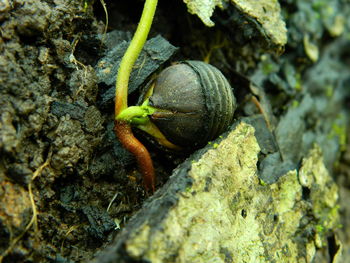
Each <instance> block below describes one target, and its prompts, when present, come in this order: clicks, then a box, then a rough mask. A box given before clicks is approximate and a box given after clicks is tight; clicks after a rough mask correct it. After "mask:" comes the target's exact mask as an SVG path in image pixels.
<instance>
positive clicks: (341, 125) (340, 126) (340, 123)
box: [329, 114, 346, 151]
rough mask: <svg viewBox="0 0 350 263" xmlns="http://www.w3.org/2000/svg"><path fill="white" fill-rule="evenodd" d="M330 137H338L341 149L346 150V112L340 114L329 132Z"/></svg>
mask: <svg viewBox="0 0 350 263" xmlns="http://www.w3.org/2000/svg"><path fill="white" fill-rule="evenodd" d="M329 137H330V138H333V137H338V141H339V145H340V150H341V151H345V149H346V124H345V116H344V114H339V115H338V118H337V119H336V120H335V121H334V123H333V125H332V130H331V132H330V134H329Z"/></svg>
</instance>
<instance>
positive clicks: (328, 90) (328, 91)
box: [325, 85, 334, 98]
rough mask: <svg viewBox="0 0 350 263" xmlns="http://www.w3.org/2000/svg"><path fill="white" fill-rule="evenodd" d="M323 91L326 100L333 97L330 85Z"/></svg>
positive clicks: (332, 89)
mask: <svg viewBox="0 0 350 263" xmlns="http://www.w3.org/2000/svg"><path fill="white" fill-rule="evenodd" d="M325 91H326V96H327V97H328V98H331V97H332V96H333V91H334V88H333V86H332V85H327V86H326V88H325Z"/></svg>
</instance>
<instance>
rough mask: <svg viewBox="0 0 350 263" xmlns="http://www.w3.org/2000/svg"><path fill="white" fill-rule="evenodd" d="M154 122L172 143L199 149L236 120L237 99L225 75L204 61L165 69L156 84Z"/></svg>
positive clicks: (152, 99) (183, 63)
mask: <svg viewBox="0 0 350 263" xmlns="http://www.w3.org/2000/svg"><path fill="white" fill-rule="evenodd" d="M152 88H153V93H152V94H151V95H150V96H148V99H149V105H150V106H152V107H154V108H156V109H157V111H156V112H155V113H154V114H152V115H151V116H150V120H151V121H152V122H153V123H154V124H155V125H156V126H157V127H158V129H159V130H160V131H161V133H162V134H163V135H164V136H165V137H166V138H167V140H169V141H170V142H171V143H173V144H175V145H177V146H180V147H182V148H199V147H201V146H203V145H205V144H206V143H207V142H208V141H210V140H212V139H215V138H216V137H218V136H219V135H220V134H221V133H223V132H224V131H225V130H226V129H227V128H228V127H229V126H230V125H231V124H232V121H233V115H234V111H235V109H236V99H235V97H234V95H233V92H232V88H231V86H230V84H229V83H228V81H227V80H226V78H225V77H224V75H223V74H222V73H221V72H220V71H219V70H218V69H217V68H215V67H213V66H211V65H209V64H207V63H204V62H201V61H183V62H180V63H178V64H175V65H172V66H170V67H168V68H166V69H165V70H163V71H162V72H161V73H160V74H159V75H158V77H157V78H156V79H155V80H154V82H153V83H152Z"/></svg>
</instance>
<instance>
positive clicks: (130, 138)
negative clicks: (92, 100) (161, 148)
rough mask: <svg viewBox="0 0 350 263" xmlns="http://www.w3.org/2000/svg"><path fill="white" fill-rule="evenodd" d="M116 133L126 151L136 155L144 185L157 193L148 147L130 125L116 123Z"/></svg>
mask: <svg viewBox="0 0 350 263" xmlns="http://www.w3.org/2000/svg"><path fill="white" fill-rule="evenodd" d="M114 132H115V134H116V135H117V137H118V138H119V140H120V142H121V143H122V144H123V146H124V147H125V149H127V150H128V151H129V152H131V153H132V154H133V155H135V157H136V160H137V163H138V164H139V167H140V170H141V173H142V175H143V183H144V186H145V188H146V190H147V191H152V192H154V191H155V177H154V168H153V163H152V159H151V156H150V154H149V152H148V151H147V149H146V147H145V146H144V145H143V144H142V143H141V142H140V141H139V140H137V139H136V138H135V137H134V135H133V133H132V131H131V127H130V125H129V124H127V123H126V122H121V121H117V120H115V121H114Z"/></svg>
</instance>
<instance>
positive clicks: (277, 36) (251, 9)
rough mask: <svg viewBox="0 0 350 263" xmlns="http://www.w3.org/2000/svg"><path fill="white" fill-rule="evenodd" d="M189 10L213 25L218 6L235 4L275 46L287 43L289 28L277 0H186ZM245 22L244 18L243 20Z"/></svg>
mask: <svg viewBox="0 0 350 263" xmlns="http://www.w3.org/2000/svg"><path fill="white" fill-rule="evenodd" d="M184 2H185V3H186V4H187V8H188V11H189V12H190V13H191V14H196V15H197V16H198V17H199V18H200V19H201V20H202V21H203V23H204V24H205V25H207V26H213V25H214V22H213V21H212V20H211V17H212V15H213V12H214V9H215V7H216V6H218V7H220V8H221V9H229V8H230V5H233V6H234V7H235V8H236V9H237V10H238V12H239V13H240V15H241V16H243V17H246V18H247V19H248V20H249V21H253V24H254V26H255V27H256V28H257V29H258V31H259V32H260V34H261V36H263V37H264V38H267V39H269V41H271V42H272V43H273V45H274V46H279V47H282V46H284V45H285V44H286V43H287V29H286V25H285V22H284V21H283V19H282V16H281V8H280V5H279V2H278V1H275V0H261V1H254V0H231V1H230V0H184ZM242 23H243V20H242Z"/></svg>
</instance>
